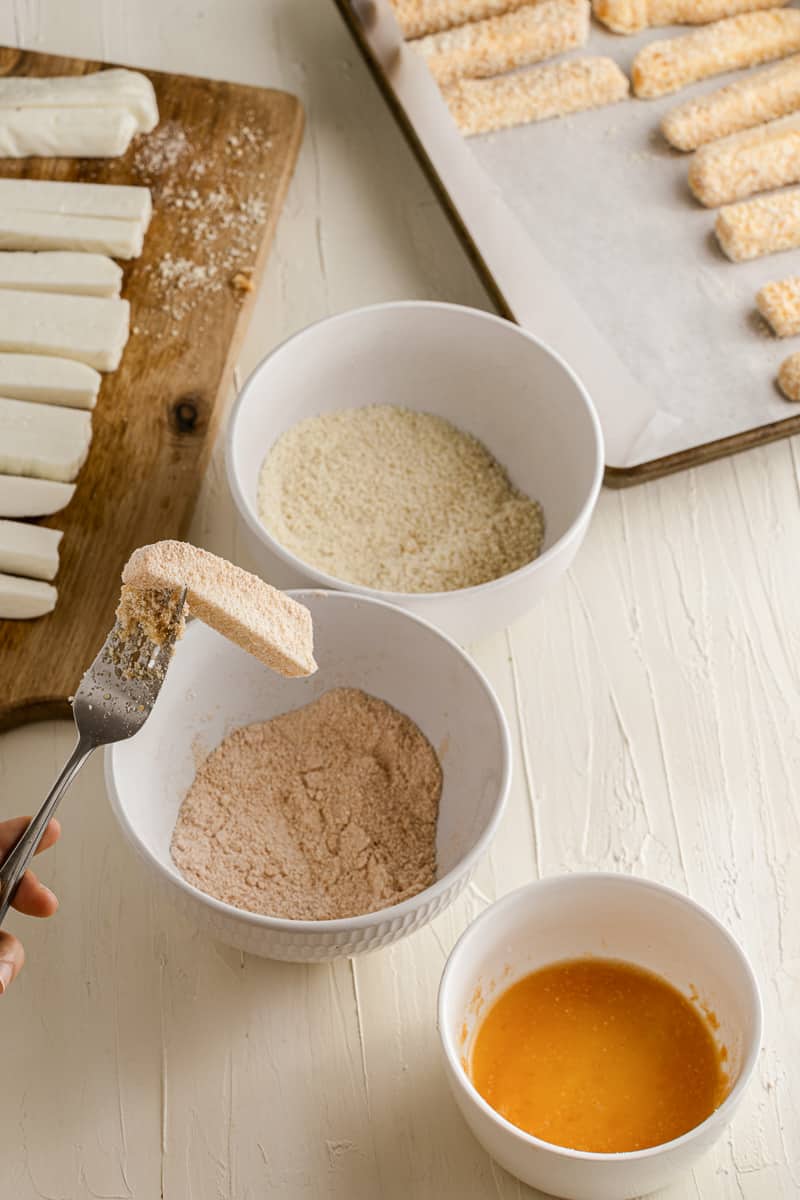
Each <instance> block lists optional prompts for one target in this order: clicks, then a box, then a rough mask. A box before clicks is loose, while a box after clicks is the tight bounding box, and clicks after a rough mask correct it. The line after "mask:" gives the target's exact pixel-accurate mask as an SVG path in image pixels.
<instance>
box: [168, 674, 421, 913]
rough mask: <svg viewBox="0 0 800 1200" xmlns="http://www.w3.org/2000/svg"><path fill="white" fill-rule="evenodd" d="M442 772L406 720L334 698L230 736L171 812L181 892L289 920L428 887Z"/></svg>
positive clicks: (382, 902) (372, 701)
mask: <svg viewBox="0 0 800 1200" xmlns="http://www.w3.org/2000/svg"><path fill="white" fill-rule="evenodd" d="M441 790H442V770H441V767H440V765H439V760H438V759H437V757H436V754H435V752H434V750H433V748H432V746H431V745H430V743H429V742H428V740H427V739H426V738H425V737H424V735H423V734H422V733H421V732H420V730H419V729H418V728H417V726H416V725H415V724H414V722H413V721H411V720H410V718H408V717H406V716H404V715H403V714H402V713H400V712H398V711H397V710H396V709H394V708H392V707H391V706H390V705H388V704H386V703H384V701H382V700H378V699H376V698H375V697H374V696H368V695H367V694H366V693H365V692H361V691H358V690H357V689H355V688H334V689H333V690H332V691H329V692H326V693H325V694H324V695H323V696H321V697H320V698H319V699H318V700H315V701H314V702H313V703H311V704H308V705H306V706H305V707H304V708H300V709H296V710H295V711H294V712H288V713H284V714H283V715H282V716H279V717H275V718H274V719H273V720H271V721H265V722H263V723H261V724H255V725H247V726H245V727H244V728H242V729H237V730H236V731H235V732H234V733H232V734H230V735H229V736H228V737H226V738H225V739H224V741H223V742H222V743H221V744H220V745H219V746H218V747H217V749H216V750H214V751H212V753H211V754H210V755H209V756H208V758H207V759H206V760H205V762H204V763H203V765H202V766H201V767H200V769H199V770H198V772H197V775H196V776H195V779H194V782H193V783H192V786H191V787H190V789H189V791H188V793H187V795H186V798H185V799H184V801H183V804H182V805H181V809H180V812H179V814H178V820H177V823H176V825H175V831H174V833H173V835H172V857H173V860H174V862H175V864H176V866H177V867H178V869H179V870H180V872H181V874H182V875H183V876H184V877H185V878H186V879H187V880H188V881H189V882H190V883H192V884H194V886H195V887H198V888H200V889H201V890H202V891H204V892H207V893H208V894H209V895H211V896H215V897H216V898H217V899H219V900H224V901H226V902H227V903H228V904H233V905H236V907H237V908H244V909H248V910H249V911H250V912H257V913H263V914H266V915H269V916H277V917H289V918H292V919H296V920H333V919H335V918H336V917H349V916H354V915H356V914H358V913H367V912H374V911H375V910H376V909H379V908H386V907H388V906H389V905H391V904H397V903H399V902H400V901H401V900H406V899H408V897H410V896H414V895H416V894H417V892H420V891H422V889H423V888H426V887H428V886H429V885H430V884H431V883H433V881H434V879H435V878H436V821H437V817H438V813H439V798H440V795H441Z"/></svg>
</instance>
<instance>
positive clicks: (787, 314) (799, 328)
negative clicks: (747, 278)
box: [756, 275, 800, 338]
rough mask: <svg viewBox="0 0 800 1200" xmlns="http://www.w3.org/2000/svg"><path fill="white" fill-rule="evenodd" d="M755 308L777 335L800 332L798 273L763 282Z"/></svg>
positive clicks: (790, 335) (799, 284)
mask: <svg viewBox="0 0 800 1200" xmlns="http://www.w3.org/2000/svg"><path fill="white" fill-rule="evenodd" d="M756 308H757V309H758V311H759V312H760V313H761V315H762V317H763V318H764V320H765V321H766V322H767V324H768V325H769V326H770V327H771V329H772V332H773V333H774V334H775V335H776V336H777V337H782V338H784V337H794V336H795V334H798V333H800V275H792V276H790V277H789V278H788V279H777V280H775V282H774V283H767V284H765V285H764V287H762V288H761V291H760V292H759V293H758V294H757V296H756Z"/></svg>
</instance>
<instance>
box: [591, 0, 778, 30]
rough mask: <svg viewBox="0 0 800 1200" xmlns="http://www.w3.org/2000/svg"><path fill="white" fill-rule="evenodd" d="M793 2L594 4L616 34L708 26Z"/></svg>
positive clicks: (622, 0)
mask: <svg viewBox="0 0 800 1200" xmlns="http://www.w3.org/2000/svg"><path fill="white" fill-rule="evenodd" d="M788 2H789V0H593V8H594V15H595V16H596V17H597V19H598V21H602V23H603V24H604V25H605V26H607V28H608V29H611V30H613V32H614V33H638V32H639V30H641V29H655V28H656V27H657V26H659V25H708V24H710V23H711V22H712V21H719V20H721V19H722V18H723V17H735V16H737V15H738V14H739V13H745V12H755V10H756V9H760V8H780V7H782V6H783V5H785V4H788Z"/></svg>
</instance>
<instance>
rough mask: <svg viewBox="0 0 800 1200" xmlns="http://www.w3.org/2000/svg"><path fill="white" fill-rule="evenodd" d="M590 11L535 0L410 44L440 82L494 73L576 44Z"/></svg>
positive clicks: (568, 2) (560, 0)
mask: <svg viewBox="0 0 800 1200" xmlns="http://www.w3.org/2000/svg"><path fill="white" fill-rule="evenodd" d="M590 12H591V6H590V4H589V0H540V3H539V4H528V5H526V6H525V7H524V8H520V9H517V11H516V12H511V13H507V14H506V15H505V16H503V17H490V18H489V19H488V20H486V21H475V22H473V23H472V24H471V25H462V26H461V28H460V29H450V30H448V31H447V32H446V33H434V34H431V35H430V37H425V38H420V39H419V40H418V41H416V42H412V45H413V46H414V47H415V48H416V50H417V51H418V52H419V53H420V54H421V55H422V56H423V58H424V59H425V61H426V62H427V64H428V67H429V68H430V71H431V74H432V75H433V77H434V79H435V80H436V82H437V83H438V84H440V85H441V86H445V85H447V84H448V83H454V82H455V80H457V79H459V78H462V77H466V78H473V79H476V78H483V77H484V76H487V75H500V74H502V73H503V71H512V70H513V69H514V68H515V67H525V66H528V65H529V64H530V63H534V62H539V61H540V60H541V59H543V58H550V57H551V56H552V55H553V54H560V53H561V52H562V51H563V50H571V49H572V48H573V46H580V45H582V44H583V43H584V42H585V41H586V39H587V37H588V36H589V16H590ZM797 16H798V19H800V12H799V13H798V14H797Z"/></svg>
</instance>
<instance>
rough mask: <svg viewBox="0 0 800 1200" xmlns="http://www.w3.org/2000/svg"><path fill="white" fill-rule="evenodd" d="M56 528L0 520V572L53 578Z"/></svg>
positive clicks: (58, 538)
mask: <svg viewBox="0 0 800 1200" xmlns="http://www.w3.org/2000/svg"><path fill="white" fill-rule="evenodd" d="M63 536H64V535H63V533H62V532H61V530H60V529H46V528H45V526H44V525H28V524H26V522H25V521H0V571H4V572H5V573H6V574H7V575H26V576H28V577H29V578H30V579H55V577H56V575H57V574H58V543H59V542H60V541H61V539H62V537H63Z"/></svg>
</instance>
